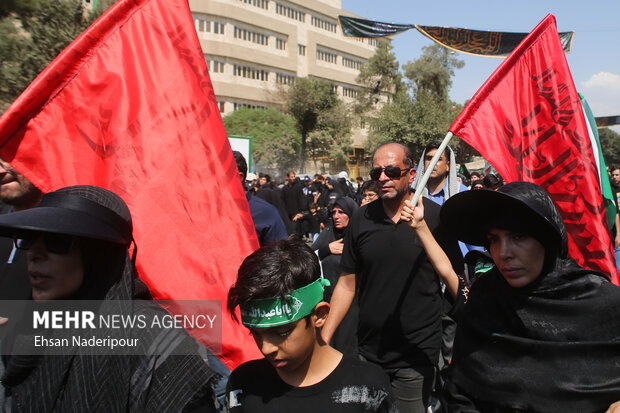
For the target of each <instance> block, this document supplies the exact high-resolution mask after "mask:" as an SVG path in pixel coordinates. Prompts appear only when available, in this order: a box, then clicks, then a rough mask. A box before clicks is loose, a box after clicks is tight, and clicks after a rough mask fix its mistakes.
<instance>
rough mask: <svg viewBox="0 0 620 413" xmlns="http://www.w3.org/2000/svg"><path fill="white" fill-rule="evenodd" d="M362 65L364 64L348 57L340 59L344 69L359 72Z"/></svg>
mask: <svg viewBox="0 0 620 413" xmlns="http://www.w3.org/2000/svg"><path fill="white" fill-rule="evenodd" d="M362 64H364V62H362V61H360V60H357V59H351V58H350V57H345V56H343V57H342V65H343V66H344V67H348V68H351V69H356V70H359V69H360V67H361V66H362Z"/></svg>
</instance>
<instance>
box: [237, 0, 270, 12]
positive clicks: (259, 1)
mask: <svg viewBox="0 0 620 413" xmlns="http://www.w3.org/2000/svg"><path fill="white" fill-rule="evenodd" d="M240 1H242V2H244V3H245V4H251V5H252V6H255V7H260V8H261V9H265V10H267V9H268V8H269V0H240Z"/></svg>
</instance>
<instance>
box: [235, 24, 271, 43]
mask: <svg viewBox="0 0 620 413" xmlns="http://www.w3.org/2000/svg"><path fill="white" fill-rule="evenodd" d="M234 37H235V39H240V40H245V41H247V42H252V43H256V44H261V45H263V46H267V45H268V44H269V36H267V35H265V34H262V33H259V32H255V31H251V30H248V29H244V28H241V27H237V26H235V30H234Z"/></svg>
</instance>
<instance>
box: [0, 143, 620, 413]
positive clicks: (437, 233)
mask: <svg viewBox="0 0 620 413" xmlns="http://www.w3.org/2000/svg"><path fill="white" fill-rule="evenodd" d="M439 147H440V146H439V143H438V142H431V143H429V144H428V145H427V146H426V148H425V149H424V152H423V154H422V157H421V158H420V160H419V162H418V164H417V167H414V159H413V156H412V154H411V152H410V150H409V149H408V148H407V147H406V146H403V145H401V144H397V143H387V144H384V145H381V146H380V147H378V148H377V149H376V151H375V153H374V154H373V158H372V168H371V169H370V173H369V176H370V179H369V180H367V181H364V180H363V179H361V178H358V179H356V181H357V182H356V183H355V184H353V183H352V182H350V181H349V179H348V176H347V175H346V173H341V174H339V175H337V176H327V177H324V176H322V175H315V176H314V178H308V179H306V178H304V179H298V178H297V177H296V175H295V172H294V171H289V173H288V174H287V177H286V179H285V180H284V182H283V183H282V185H277V184H276V183H275V182H273V181H272V180H271V178H270V177H269V176H268V175H265V174H259V175H258V176H252V175H253V174H252V175H251V174H250V173H248V168H247V163H246V160H245V159H244V158H243V156H242V155H241V154H240V153H238V152H235V153H234V157H235V160H236V163H237V168H238V171H239V179H240V182H241V184H242V185H243V186H244V189H245V191H246V198H247V200H248V206H249V209H250V213H251V215H252V219H253V221H254V224H255V228H256V234H257V236H258V239H259V242H260V245H261V247H260V248H259V249H257V250H256V251H255V252H253V253H252V254H250V255H249V256H248V257H246V258H245V260H244V261H243V263H242V264H241V266H240V268H239V270H238V273H237V277H236V281H235V283H234V285H232V286H231V287H230V290H229V295H228V297H227V303H226V304H227V308H228V310H229V312H230V315H231V316H232V317H233V318H234V319H235V320H237V321H238V322H239V324H240V325H239V327H238V328H240V329H247V330H248V331H249V333H250V334H251V335H252V336H253V338H254V340H255V342H256V345H257V346H258V349H259V350H260V352H261V353H262V354H263V355H264V358H263V359H260V360H254V361H248V362H246V363H244V364H242V365H241V366H239V367H238V368H237V369H235V370H234V371H233V372H232V373H231V374H230V376H229V377H221V376H220V375H219V374H218V373H216V372H215V371H214V370H213V368H212V366H210V365H209V364H208V363H207V362H206V361H205V357H204V354H201V353H200V351H199V349H198V348H196V347H195V343H194V341H193V339H191V338H190V336H189V335H188V334H187V333H185V332H184V331H181V332H179V331H176V332H175V333H174V334H172V335H169V334H166V335H165V337H164V336H160V334H163V333H162V332H160V331H156V330H153V331H151V330H146V331H143V332H142V334H143V336H141V338H144V339H145V342H146V343H151V344H150V345H149V346H147V348H144V349H143V351H142V353H140V354H138V355H135V354H134V355H120V356H119V355H107V354H98V355H97V354H91V353H89V352H87V351H85V350H78V351H75V352H73V353H71V354H66V355H33V354H27V353H28V352H27V351H26V352H25V353H24V352H23V351H22V352H20V353H14V352H12V351H11V349H13V348H15V347H18V346H22V347H23V346H25V345H26V344H25V343H28V339H29V335H32V331H31V330H30V329H28V328H25V326H26V324H27V322H26V321H25V320H22V319H20V318H19V316H17V317H14V316H11V317H9V318H8V319H7V318H4V317H3V318H1V319H0V324H3V326H2V327H1V328H2V329H3V330H2V331H4V332H6V334H4V335H3V336H2V339H1V341H0V346H2V350H3V351H2V354H3V356H2V362H1V363H0V376H1V379H0V381H1V383H2V391H1V392H0V406H1V408H2V411H7V412H8V411H11V412H21V411H41V412H47V411H50V412H51V411H59V412H83V411H106V412H109V411H113V412H116V411H130V412H134V411H154V412H160V411H162V412H164V411H165V412H167V411H171V412H172V411H174V412H178V411H183V412H190V411H191V412H194V411H196V412H198V411H205V412H215V411H229V412H280V411H288V410H295V411H300V412H305V411H309V412H316V411H328V412H329V411H338V412H341V411H342V412H398V411H400V412H420V413H422V412H424V413H425V412H438V411H441V412H565V411H579V412H605V411H608V412H614V413H617V412H620V402H619V401H620V375H618V371H619V367H620V288H618V287H616V286H614V285H612V284H611V283H610V282H609V277H608V275H606V274H603V273H600V272H597V271H593V270H589V269H585V268H582V267H580V266H579V265H578V264H577V263H576V261H575V260H573V259H572V258H571V257H570V256H569V255H568V238H567V233H566V228H565V226H564V223H563V221H562V217H561V215H560V214H559V212H558V210H557V208H556V206H555V205H554V203H553V201H552V200H551V197H550V196H549V194H548V193H547V192H546V191H545V190H544V189H543V188H541V187H540V186H537V185H535V184H533V183H527V182H511V183H508V184H506V185H504V184H503V182H502V180H501V178H500V177H498V176H497V175H495V174H487V175H486V176H482V175H481V174H477V173H475V172H474V173H472V174H471V176H470V177H460V176H459V175H458V174H457V168H456V164H455V159H454V153H453V152H452V150H451V149H450V148H449V147H446V149H445V150H444V152H443V153H441V154H440V156H439V161H438V162H437V164H436V165H434V166H433V169H432V172H431V173H430V179H429V180H428V182H427V183H426V186H425V188H424V190H423V196H421V197H420V198H419V200H418V203H417V204H416V205H413V204H412V195H413V189H414V188H415V187H416V185H417V184H418V182H419V179H420V177H421V176H422V173H423V172H424V170H426V169H429V168H430V162H431V159H432V158H433V156H434V155H435V154H436V153H437V151H438V150H439ZM610 176H611V183H612V190H613V193H614V196H615V200H616V202H617V201H618V199H619V197H620V167H618V168H616V167H615V166H614V167H612V168H610ZM464 178H465V179H464ZM480 186H482V188H480ZM0 200H2V202H3V204H4V205H5V209H4V210H3V214H2V215H0V239H2V240H6V243H4V244H0V248H2V249H1V250H0V254H2V257H1V258H2V259H3V264H2V265H3V266H2V268H1V273H0V294H1V299H2V300H17V299H24V300H31V301H34V302H35V303H38V304H40V305H43V303H45V302H49V301H55V300H70V301H71V300H100V301H102V302H104V303H107V302H112V301H115V300H125V301H129V302H131V303H133V304H132V306H133V307H134V309H136V310H137V311H139V312H140V313H141V314H143V315H144V316H146V317H147V318H148V317H156V316H157V314H158V313H160V312H161V311H163V310H162V309H161V308H159V307H158V305H157V304H156V303H155V302H153V300H152V298H151V294H150V292H149V290H148V288H147V287H146V286H145V285H144V284H143V283H142V282H141V281H140V279H139V277H138V276H137V273H136V270H135V266H134V262H135V255H134V256H132V254H131V253H130V251H133V254H135V253H136V249H135V248H133V249H131V248H130V247H131V246H132V244H134V240H133V236H132V232H133V227H132V220H131V213H130V211H129V209H128V207H127V205H126V204H125V203H124V202H123V201H122V199H121V198H120V197H118V196H117V195H116V194H114V193H112V192H110V191H108V190H105V189H103V188H98V187H93V186H73V187H68V188H63V189H60V190H57V191H55V192H51V193H46V194H42V193H41V192H40V191H39V190H38V189H37V188H36V187H34V186H33V185H32V184H31V183H30V182H29V181H28V180H27V179H26V178H25V177H23V176H22V175H21V174H20V173H19V172H18V171H15V170H14V169H13V168H12V167H11V165H10V164H8V163H7V162H5V161H1V162H0ZM615 224H616V225H615V227H616V228H618V227H619V218H618V215H616V221H615ZM614 231H616V229H614ZM612 240H613V242H614V247H615V248H616V253H617V254H618V252H619V250H620V242H619V241H620V235H618V234H617V231H616V232H614V233H613V235H612ZM616 257H618V255H616ZM104 305H105V304H104ZM2 315H6V314H2ZM179 349H181V350H183V351H182V352H179V351H177V350H179ZM180 353H182V354H180ZM224 376H226V374H224ZM222 382H223V383H224V385H225V386H226V391H225V393H224V394H223V395H221V396H223V397H221V398H220V400H219V401H218V394H217V393H218V391H217V387H218V383H220V384H221V383H222Z"/></svg>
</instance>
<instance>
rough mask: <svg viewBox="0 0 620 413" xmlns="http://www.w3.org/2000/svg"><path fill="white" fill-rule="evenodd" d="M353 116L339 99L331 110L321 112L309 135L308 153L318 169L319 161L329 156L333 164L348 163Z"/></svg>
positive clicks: (337, 165)
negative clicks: (314, 127) (315, 125)
mask: <svg viewBox="0 0 620 413" xmlns="http://www.w3.org/2000/svg"><path fill="white" fill-rule="evenodd" d="M351 143H352V142H351V116H350V111H349V109H348V108H347V107H346V106H345V104H344V103H343V102H342V101H341V100H338V101H337V102H336V104H335V105H334V107H332V108H331V109H330V110H326V111H323V112H321V113H320V114H319V117H318V120H317V127H316V129H315V130H314V131H313V132H311V133H310V135H309V136H308V148H307V149H308V154H309V156H310V159H312V160H313V161H314V166H315V169H318V166H317V161H318V160H319V159H322V158H327V159H329V160H330V163H332V166H336V167H340V166H341V165H344V164H345V163H346V158H347V153H348V152H349V151H350V150H351Z"/></svg>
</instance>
